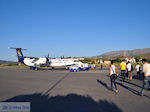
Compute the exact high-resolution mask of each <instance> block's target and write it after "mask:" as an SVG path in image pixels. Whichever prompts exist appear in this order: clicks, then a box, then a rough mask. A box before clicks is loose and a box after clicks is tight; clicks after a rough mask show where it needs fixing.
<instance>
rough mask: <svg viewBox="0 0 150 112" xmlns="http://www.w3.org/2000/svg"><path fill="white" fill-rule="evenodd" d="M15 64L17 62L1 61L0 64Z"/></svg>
mask: <svg viewBox="0 0 150 112" xmlns="http://www.w3.org/2000/svg"><path fill="white" fill-rule="evenodd" d="M15 63H17V62H14V61H4V60H0V64H15Z"/></svg>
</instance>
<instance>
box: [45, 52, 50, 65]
mask: <svg viewBox="0 0 150 112" xmlns="http://www.w3.org/2000/svg"><path fill="white" fill-rule="evenodd" d="M45 58H46V64H47V65H49V64H50V62H49V59H50V57H49V53H48V55H47V56H45Z"/></svg>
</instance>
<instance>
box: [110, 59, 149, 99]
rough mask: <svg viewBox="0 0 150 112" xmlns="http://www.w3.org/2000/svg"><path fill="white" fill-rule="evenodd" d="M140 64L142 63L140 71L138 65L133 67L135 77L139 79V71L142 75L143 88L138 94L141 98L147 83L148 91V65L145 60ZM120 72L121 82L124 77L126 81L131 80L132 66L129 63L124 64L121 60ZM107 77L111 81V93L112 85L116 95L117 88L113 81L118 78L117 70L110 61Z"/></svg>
mask: <svg viewBox="0 0 150 112" xmlns="http://www.w3.org/2000/svg"><path fill="white" fill-rule="evenodd" d="M142 62H143V68H142V70H141V67H140V65H139V63H137V65H136V67H135V69H136V72H137V77H140V74H141V71H142V72H143V74H144V79H143V86H142V89H141V92H140V93H139V95H141V96H143V94H144V89H145V85H146V84H147V83H149V90H150V63H148V62H147V61H146V59H143V60H142ZM120 70H121V77H122V81H123V82H124V81H125V77H128V80H132V71H133V65H132V64H131V63H130V62H129V61H128V62H127V63H126V62H125V60H122V62H121V63H120ZM109 76H110V81H111V90H112V91H113V85H114V86H115V92H116V93H118V88H117V85H116V81H115V80H116V78H117V77H118V76H119V69H118V68H117V67H116V66H115V65H114V63H113V61H111V65H110V69H109Z"/></svg>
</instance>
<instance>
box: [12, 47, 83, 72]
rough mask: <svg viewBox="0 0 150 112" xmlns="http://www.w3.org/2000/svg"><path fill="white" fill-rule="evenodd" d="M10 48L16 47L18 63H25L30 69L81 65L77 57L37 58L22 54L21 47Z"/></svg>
mask: <svg viewBox="0 0 150 112" xmlns="http://www.w3.org/2000/svg"><path fill="white" fill-rule="evenodd" d="M10 49H16V52H17V57H18V62H19V63H20V64H25V65H27V66H29V67H30V68H31V69H34V70H38V69H39V68H40V67H52V69H54V67H63V66H64V67H66V68H67V67H68V66H73V65H78V66H82V64H83V63H82V62H80V61H79V60H78V59H61V58H56V59H50V58H49V55H48V56H47V57H43V58H38V57H26V56H23V53H22V50H26V49H22V48H12V47H10Z"/></svg>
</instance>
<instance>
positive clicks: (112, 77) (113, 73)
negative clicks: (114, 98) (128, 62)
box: [109, 61, 119, 93]
mask: <svg viewBox="0 0 150 112" xmlns="http://www.w3.org/2000/svg"><path fill="white" fill-rule="evenodd" d="M118 75H119V70H118V68H117V67H116V66H115V65H114V64H113V61H111V65H110V68H109V76H110V81H111V90H112V91H113V84H114V86H115V92H116V93H118V89H117V85H116V78H117V76H118Z"/></svg>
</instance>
